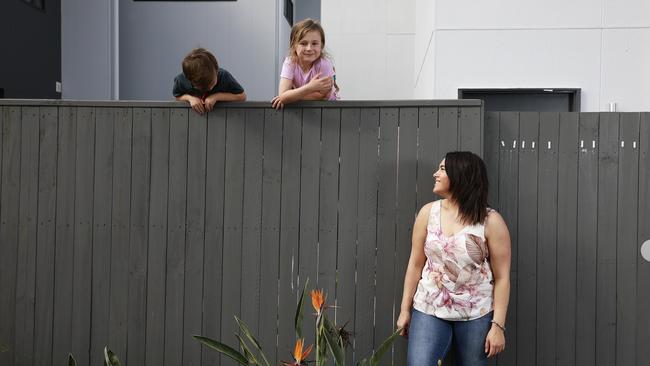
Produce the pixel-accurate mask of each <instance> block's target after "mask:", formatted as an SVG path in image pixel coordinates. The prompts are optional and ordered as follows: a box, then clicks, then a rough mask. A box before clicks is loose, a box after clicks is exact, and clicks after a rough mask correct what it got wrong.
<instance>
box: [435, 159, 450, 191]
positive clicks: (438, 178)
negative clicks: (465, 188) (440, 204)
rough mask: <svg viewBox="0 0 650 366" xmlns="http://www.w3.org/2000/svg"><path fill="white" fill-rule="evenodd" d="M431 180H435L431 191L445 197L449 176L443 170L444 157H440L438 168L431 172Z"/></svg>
mask: <svg viewBox="0 0 650 366" xmlns="http://www.w3.org/2000/svg"><path fill="white" fill-rule="evenodd" d="M433 180H434V181H435V184H434V185H433V193H435V194H437V195H439V196H441V197H446V196H447V195H448V193H449V177H448V176H447V172H446V171H445V159H442V161H441V162H440V166H439V167H438V170H437V171H436V172H435V173H433Z"/></svg>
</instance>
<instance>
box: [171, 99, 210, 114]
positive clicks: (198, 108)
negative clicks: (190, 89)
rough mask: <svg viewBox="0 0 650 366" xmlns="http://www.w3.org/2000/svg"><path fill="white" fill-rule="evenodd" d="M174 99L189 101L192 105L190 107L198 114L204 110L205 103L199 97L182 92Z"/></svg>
mask: <svg viewBox="0 0 650 366" xmlns="http://www.w3.org/2000/svg"><path fill="white" fill-rule="evenodd" d="M176 100H180V101H183V102H188V103H190V107H192V109H194V111H195V112H196V113H198V114H203V113H205V111H206V109H205V105H204V103H203V101H202V100H201V98H199V97H195V96H193V95H189V94H183V95H181V96H179V97H176Z"/></svg>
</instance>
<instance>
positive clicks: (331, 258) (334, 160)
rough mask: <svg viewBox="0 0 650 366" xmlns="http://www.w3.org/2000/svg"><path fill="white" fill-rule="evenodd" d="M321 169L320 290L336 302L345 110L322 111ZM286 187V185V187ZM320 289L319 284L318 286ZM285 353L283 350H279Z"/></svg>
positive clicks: (319, 218) (319, 224) (319, 219)
mask: <svg viewBox="0 0 650 366" xmlns="http://www.w3.org/2000/svg"><path fill="white" fill-rule="evenodd" d="M321 131H322V132H321V135H322V137H321V140H322V147H321V166H320V187H319V194H318V196H319V202H320V207H319V211H318V243H319V244H318V287H319V288H322V289H323V291H324V292H325V293H326V294H328V296H329V299H330V300H331V301H333V300H334V299H335V298H336V245H337V242H336V239H337V227H338V226H337V225H338V210H337V207H338V206H337V205H338V199H337V198H338V196H339V149H340V137H341V110H340V109H338V108H326V109H323V111H322V127H321ZM283 185H284V183H283ZM314 285H316V283H314ZM278 351H279V352H283V351H284V350H283V349H279V350H278Z"/></svg>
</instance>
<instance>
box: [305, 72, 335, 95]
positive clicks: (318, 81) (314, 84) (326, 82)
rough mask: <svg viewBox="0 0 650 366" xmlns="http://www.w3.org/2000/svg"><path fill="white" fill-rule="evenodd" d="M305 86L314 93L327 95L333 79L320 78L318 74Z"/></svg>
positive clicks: (332, 84)
mask: <svg viewBox="0 0 650 366" xmlns="http://www.w3.org/2000/svg"><path fill="white" fill-rule="evenodd" d="M307 85H308V86H309V88H310V89H311V90H312V91H314V92H320V93H329V92H330V91H331V90H332V87H333V86H334V79H333V78H332V77H330V76H326V77H321V74H320V73H318V74H316V76H315V77H314V78H313V79H311V80H310V81H309V83H307Z"/></svg>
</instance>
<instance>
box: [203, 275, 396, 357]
mask: <svg viewBox="0 0 650 366" xmlns="http://www.w3.org/2000/svg"><path fill="white" fill-rule="evenodd" d="M308 283H309V280H307V281H306V282H305V287H304V288H303V291H302V293H301V294H300V298H299V300H298V304H297V306H296V315H295V324H294V327H295V331H296V338H297V339H296V344H295V347H294V351H293V354H292V357H293V361H291V362H288V361H281V362H282V365H284V366H305V365H307V360H306V359H307V357H308V356H309V354H310V353H311V351H312V348H313V345H309V346H307V348H304V345H305V343H304V338H303V336H302V320H303V305H304V300H305V295H306V293H307V286H308ZM309 295H310V297H311V303H312V306H313V308H314V310H315V311H316V313H315V314H314V315H316V330H315V335H314V336H315V337H314V340H315V344H316V352H315V357H316V360H315V364H316V366H322V365H324V364H325V362H326V361H327V359H328V355H331V356H332V358H333V359H334V364H335V365H336V366H344V365H345V347H346V345H348V344H349V342H348V338H349V335H350V333H349V332H348V331H347V330H345V327H341V328H337V327H336V325H335V324H334V323H332V322H331V321H330V320H329V319H328V318H327V315H326V312H325V311H326V310H327V309H328V308H332V307H333V306H330V305H327V303H326V296H325V294H324V293H323V290H312V291H311V292H310V294H309ZM235 321H236V322H237V325H238V326H239V329H240V331H241V334H235V337H237V340H238V341H239V349H240V351H237V350H235V349H233V348H232V347H229V346H227V345H226V344H224V343H221V342H219V341H216V340H214V339H211V338H208V337H204V336H200V335H193V337H194V338H195V339H196V340H198V341H199V342H201V343H202V344H203V345H205V346H207V347H209V348H211V349H213V350H215V351H217V352H220V353H221V354H223V355H226V356H228V357H230V358H231V359H233V360H235V361H236V362H237V363H239V364H240V365H246V366H249V365H259V366H270V364H269V361H268V359H267V358H266V356H265V355H264V352H262V347H261V346H260V344H259V342H258V341H257V339H255V337H254V336H253V334H252V333H251V331H250V329H249V328H248V326H247V325H246V323H244V322H243V321H242V320H241V319H239V318H238V317H237V316H235ZM400 331H401V329H397V330H396V331H395V332H394V333H393V334H392V335H391V336H390V337H388V338H387V339H386V340H385V341H384V342H383V343H382V344H381V345H380V346H379V348H377V349H376V350H375V352H373V354H372V355H371V356H370V357H369V358H367V359H363V360H362V361H361V362H359V363H358V365H359V366H376V365H379V360H380V359H381V357H382V356H383V355H384V354H385V353H386V352H387V351H388V350H389V349H390V347H391V345H392V344H393V342H394V341H395V339H396V338H397V337H398V336H399V333H400ZM256 354H257V355H258V356H256Z"/></svg>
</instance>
